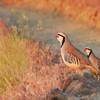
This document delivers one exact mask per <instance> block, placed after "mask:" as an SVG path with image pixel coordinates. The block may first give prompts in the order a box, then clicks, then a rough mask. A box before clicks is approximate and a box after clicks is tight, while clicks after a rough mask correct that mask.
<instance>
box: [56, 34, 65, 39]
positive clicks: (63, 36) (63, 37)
mask: <svg viewBox="0 0 100 100" xmlns="http://www.w3.org/2000/svg"><path fill="white" fill-rule="evenodd" d="M57 35H59V36H61V37H63V38H65V37H64V36H63V35H61V34H57Z"/></svg>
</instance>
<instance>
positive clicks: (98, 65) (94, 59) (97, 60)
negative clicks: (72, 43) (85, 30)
mask: <svg viewBox="0 0 100 100" xmlns="http://www.w3.org/2000/svg"><path fill="white" fill-rule="evenodd" d="M84 52H85V53H86V55H87V57H88V59H89V61H90V63H91V64H92V65H93V66H94V67H96V68H98V69H100V58H98V57H96V56H95V54H94V53H93V51H92V49H91V48H84Z"/></svg>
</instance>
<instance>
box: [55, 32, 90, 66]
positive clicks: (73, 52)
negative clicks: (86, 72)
mask: <svg viewBox="0 0 100 100" xmlns="http://www.w3.org/2000/svg"><path fill="white" fill-rule="evenodd" d="M56 37H57V40H58V41H59V42H60V47H61V56H62V59H63V61H64V63H65V64H66V65H67V66H68V67H70V68H75V67H81V66H80V65H81V64H82V65H88V64H89V60H88V58H87V57H86V56H85V55H84V54H83V53H82V52H80V51H79V50H78V49H77V48H75V47H74V46H73V44H72V43H71V42H70V40H69V38H68V36H67V35H65V34H64V33H62V32H59V33H57V36H56Z"/></svg>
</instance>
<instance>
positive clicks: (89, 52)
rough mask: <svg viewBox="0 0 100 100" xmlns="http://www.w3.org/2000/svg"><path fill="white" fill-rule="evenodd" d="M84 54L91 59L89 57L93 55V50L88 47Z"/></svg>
mask: <svg viewBox="0 0 100 100" xmlns="http://www.w3.org/2000/svg"><path fill="white" fill-rule="evenodd" d="M84 52H85V53H86V55H87V56H88V57H89V56H90V55H91V53H92V49H91V48H88V47H86V48H84Z"/></svg>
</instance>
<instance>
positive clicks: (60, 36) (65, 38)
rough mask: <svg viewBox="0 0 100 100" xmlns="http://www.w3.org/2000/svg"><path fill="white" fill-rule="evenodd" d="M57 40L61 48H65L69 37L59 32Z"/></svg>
mask: <svg viewBox="0 0 100 100" xmlns="http://www.w3.org/2000/svg"><path fill="white" fill-rule="evenodd" d="M56 38H57V40H58V41H59V42H60V45H61V47H62V46H63V44H64V42H65V40H67V39H68V37H67V35H65V34H64V33H63V32H58V33H57V35H56Z"/></svg>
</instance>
